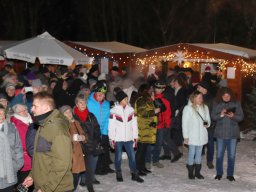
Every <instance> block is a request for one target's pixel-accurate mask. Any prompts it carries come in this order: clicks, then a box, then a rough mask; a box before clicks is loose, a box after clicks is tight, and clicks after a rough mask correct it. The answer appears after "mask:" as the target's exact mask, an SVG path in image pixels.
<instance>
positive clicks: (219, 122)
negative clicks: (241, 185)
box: [211, 87, 244, 181]
mask: <svg viewBox="0 0 256 192" xmlns="http://www.w3.org/2000/svg"><path fill="white" fill-rule="evenodd" d="M215 102H216V103H215V104H214V105H213V110H212V113H211V116H212V119H213V120H214V121H216V127H215V133H214V136H215V137H216V138H217V154H216V158H217V160H216V171H217V175H216V177H215V179H218V180H220V179H221V178H222V175H223V159H224V154H225V150H226V148H227V153H228V163H227V166H228V168H227V179H228V180H229V181H235V178H234V167H235V159H236V144H237V139H238V138H239V136H240V130H239V126H238V123H239V122H240V121H242V120H243V117H244V114H243V110H242V107H241V105H240V103H239V102H237V101H236V99H235V97H234V94H233V92H232V90H231V89H229V88H227V87H222V88H220V90H219V91H218V93H217V96H216V101H215Z"/></svg>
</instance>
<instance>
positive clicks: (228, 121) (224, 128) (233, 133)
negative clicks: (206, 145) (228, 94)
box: [211, 102, 244, 139]
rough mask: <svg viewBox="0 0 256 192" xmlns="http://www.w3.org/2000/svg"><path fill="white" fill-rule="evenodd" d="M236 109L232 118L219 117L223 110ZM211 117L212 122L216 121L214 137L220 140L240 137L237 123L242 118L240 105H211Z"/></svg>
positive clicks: (231, 103)
mask: <svg viewBox="0 0 256 192" xmlns="http://www.w3.org/2000/svg"><path fill="white" fill-rule="evenodd" d="M234 107H235V108H236V111H235V114H234V116H233V117H232V118H229V117H226V116H224V117H221V116H220V113H221V111H222V110H223V109H231V108H234ZM211 117H212V120H213V121H216V127H215V132H214V136H215V137H216V138H220V139H237V138H239V137H240V128H239V126H238V122H240V121H242V120H243V118H244V113H243V110H242V107H241V105H240V103H238V102H229V103H224V102H221V103H217V104H214V105H213V109H212V113H211Z"/></svg>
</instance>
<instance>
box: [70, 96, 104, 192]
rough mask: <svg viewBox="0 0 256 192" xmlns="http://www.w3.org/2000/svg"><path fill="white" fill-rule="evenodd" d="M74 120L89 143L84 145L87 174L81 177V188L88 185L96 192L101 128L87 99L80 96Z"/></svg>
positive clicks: (76, 100)
mask: <svg viewBox="0 0 256 192" xmlns="http://www.w3.org/2000/svg"><path fill="white" fill-rule="evenodd" d="M75 103H76V106H75V107H74V118H75V119H76V120H77V121H78V122H79V123H80V125H81V126H82V128H83V130H84V132H85V133H86V134H87V136H88V142H87V143H86V144H84V149H85V166H86V172H85V174H82V176H81V182H80V185H81V186H85V185H87V189H88V191H89V192H94V189H93V182H94V181H95V178H94V173H95V169H96V164H97V160H98V156H97V154H96V146H97V145H98V144H99V143H100V127H99V124H98V122H97V119H96V118H95V116H94V115H93V114H92V113H90V112H89V111H88V109H87V98H85V97H84V95H78V96H77V97H76V99H75Z"/></svg>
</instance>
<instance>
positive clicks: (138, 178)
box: [132, 173, 144, 183]
mask: <svg viewBox="0 0 256 192" xmlns="http://www.w3.org/2000/svg"><path fill="white" fill-rule="evenodd" d="M132 180H133V181H137V182H138V183H143V182H144V180H143V179H141V178H140V176H139V175H138V174H137V173H132Z"/></svg>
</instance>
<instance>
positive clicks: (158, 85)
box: [154, 80, 166, 89]
mask: <svg viewBox="0 0 256 192" xmlns="http://www.w3.org/2000/svg"><path fill="white" fill-rule="evenodd" d="M165 87H166V84H165V82H164V81H162V80H158V81H156V82H155V84H154V88H155V89H165Z"/></svg>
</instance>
